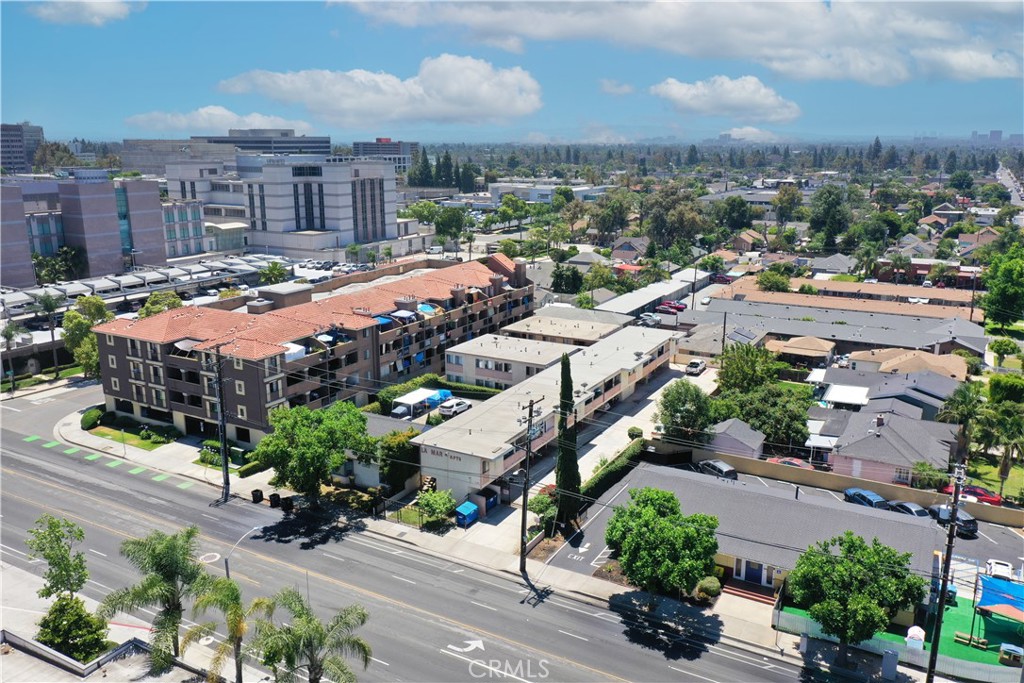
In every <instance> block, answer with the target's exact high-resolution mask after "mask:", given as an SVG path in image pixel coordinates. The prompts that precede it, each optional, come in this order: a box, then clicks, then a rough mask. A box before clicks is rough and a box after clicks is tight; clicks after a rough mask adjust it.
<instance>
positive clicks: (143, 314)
mask: <svg viewBox="0 0 1024 683" xmlns="http://www.w3.org/2000/svg"><path fill="white" fill-rule="evenodd" d="M181 307H182V303H181V297H180V296H178V293H177V292H170V291H166V292H153V293H152V294H150V295H149V298H148V299H146V303H145V304H143V306H142V308H140V309H139V319H140V320H141V319H142V318H148V317H149V316H151V315H156V314H157V313H163V312H164V311H169V310H171V309H172V308H181Z"/></svg>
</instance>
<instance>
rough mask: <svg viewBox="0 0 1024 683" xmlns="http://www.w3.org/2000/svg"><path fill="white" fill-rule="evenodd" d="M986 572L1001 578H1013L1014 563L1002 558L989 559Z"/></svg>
mask: <svg viewBox="0 0 1024 683" xmlns="http://www.w3.org/2000/svg"><path fill="white" fill-rule="evenodd" d="M985 573H986V574H988V575H989V576H995V577H998V578H1000V579H1007V580H1011V579H1013V565H1012V564H1010V563H1009V562H1003V561H1002V560H989V561H988V562H986V563H985Z"/></svg>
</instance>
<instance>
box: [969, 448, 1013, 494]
mask: <svg viewBox="0 0 1024 683" xmlns="http://www.w3.org/2000/svg"><path fill="white" fill-rule="evenodd" d="M967 478H968V481H969V483H971V484H977V485H979V486H984V487H985V488H987V489H992V490H993V491H996V492H998V491H999V484H1000V479H999V458H997V457H995V456H983V455H975V456H974V457H972V458H971V460H970V465H968V468H967ZM1021 493H1024V464H1020V463H1017V464H1016V465H1015V466H1013V467H1011V468H1010V478H1009V479H1007V480H1006V486H1004V487H1003V495H1007V496H1019V495H1021Z"/></svg>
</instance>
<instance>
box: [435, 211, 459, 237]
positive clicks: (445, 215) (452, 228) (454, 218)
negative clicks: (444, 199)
mask: <svg viewBox="0 0 1024 683" xmlns="http://www.w3.org/2000/svg"><path fill="white" fill-rule="evenodd" d="M465 225H466V210H465V209H460V208H458V207H455V206H446V207H444V208H443V209H441V211H440V212H439V213H438V214H437V218H436V219H435V220H434V230H435V231H436V232H437V235H438V237H443V238H444V239H445V241H448V240H454V239H457V238H458V236H459V235H461V234H462V229H463V228H464V227H465Z"/></svg>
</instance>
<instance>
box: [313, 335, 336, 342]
mask: <svg viewBox="0 0 1024 683" xmlns="http://www.w3.org/2000/svg"><path fill="white" fill-rule="evenodd" d="M316 340H317V341H322V342H323V343H324V344H330V343H331V342H333V341H334V337H332V336H331V335H329V334H318V335H316Z"/></svg>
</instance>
